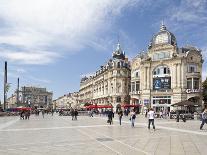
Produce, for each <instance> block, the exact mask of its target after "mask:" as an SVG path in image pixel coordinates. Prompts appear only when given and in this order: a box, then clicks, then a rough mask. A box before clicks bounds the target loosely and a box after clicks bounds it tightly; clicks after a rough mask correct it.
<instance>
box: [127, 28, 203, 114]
mask: <svg viewBox="0 0 207 155" xmlns="http://www.w3.org/2000/svg"><path fill="white" fill-rule="evenodd" d="M202 63H203V59H202V55H201V50H200V49H197V48H196V47H193V46H186V47H182V48H179V47H178V46H177V42H176V38H175V36H174V35H173V34H172V33H171V32H170V31H168V30H167V28H166V26H165V25H164V24H162V25H161V27H160V31H159V32H158V33H157V34H155V35H154V36H153V38H152V40H151V42H150V44H149V46H148V51H147V52H144V53H141V54H138V55H137V56H136V57H135V58H134V59H133V60H132V63H131V92H130V95H131V104H141V105H143V106H142V107H154V109H155V110H156V111H160V110H166V111H170V110H171V106H170V105H171V104H174V103H177V102H180V101H184V100H190V101H192V102H194V103H195V105H201V102H202V93H201V88H202V79H201V78H202Z"/></svg>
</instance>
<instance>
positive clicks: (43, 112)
mask: <svg viewBox="0 0 207 155" xmlns="http://www.w3.org/2000/svg"><path fill="white" fill-rule="evenodd" d="M44 115H45V110H44V109H42V117H43V118H44Z"/></svg>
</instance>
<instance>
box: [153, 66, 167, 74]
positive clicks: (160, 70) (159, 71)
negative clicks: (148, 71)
mask: <svg viewBox="0 0 207 155" xmlns="http://www.w3.org/2000/svg"><path fill="white" fill-rule="evenodd" d="M153 74H154V75H162V74H170V68H168V67H167V66H159V67H157V68H155V70H154V72H153Z"/></svg>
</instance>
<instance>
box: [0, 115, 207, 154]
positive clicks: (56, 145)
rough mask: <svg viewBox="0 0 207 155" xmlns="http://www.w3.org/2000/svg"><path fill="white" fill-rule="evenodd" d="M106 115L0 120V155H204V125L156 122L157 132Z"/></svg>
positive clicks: (140, 123) (141, 123)
mask: <svg viewBox="0 0 207 155" xmlns="http://www.w3.org/2000/svg"><path fill="white" fill-rule="evenodd" d="M106 121H107V118H106V117H104V116H99V115H97V116H95V117H92V118H91V117H88V116H80V117H78V120H77V121H72V120H71V117H70V116H58V115H54V116H51V115H45V118H43V117H42V116H41V115H40V116H31V117H30V120H20V119H19V117H1V118H0V134H1V136H0V154H2V155H7V154H8V155H23V154H25V155H33V154H34V155H36V154H37V155H38V154H39V155H40V154H41V155H42V154H43V155H44V154H48V155H62V154H63V155H64V154H67V155H70V154H73V155H75V154H77V155H81V154H88V155H102V154H103V155H108V154H109V155H111V154H127V155H142V154H158V155H162V154H163V155H167V154H176V155H177V154H189V155H190V154H192V155H197V154H203V155H204V154H206V152H207V147H206V146H207V125H204V130H202V131H200V130H199V126H200V123H201V122H200V121H198V120H187V122H186V123H184V122H175V120H166V119H156V120H155V125H156V130H155V131H153V129H151V130H148V129H147V119H146V118H144V117H143V116H142V115H141V116H138V117H137V118H136V122H135V127H134V128H132V127H131V125H130V121H129V118H127V117H124V118H123V121H122V125H121V126H120V125H119V122H118V118H117V116H115V119H114V123H113V125H109V124H107V123H106Z"/></svg>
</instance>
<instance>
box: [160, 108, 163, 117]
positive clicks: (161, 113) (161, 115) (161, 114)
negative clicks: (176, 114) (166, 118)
mask: <svg viewBox="0 0 207 155" xmlns="http://www.w3.org/2000/svg"><path fill="white" fill-rule="evenodd" d="M160 118H163V112H162V110H160Z"/></svg>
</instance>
